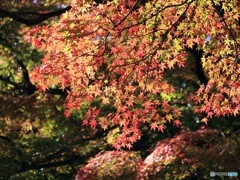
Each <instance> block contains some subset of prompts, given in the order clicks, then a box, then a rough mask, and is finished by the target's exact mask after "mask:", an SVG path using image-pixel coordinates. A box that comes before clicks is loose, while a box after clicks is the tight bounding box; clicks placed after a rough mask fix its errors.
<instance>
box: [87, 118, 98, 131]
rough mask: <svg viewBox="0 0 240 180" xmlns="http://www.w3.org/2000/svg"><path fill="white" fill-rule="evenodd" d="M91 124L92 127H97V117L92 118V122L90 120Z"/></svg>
mask: <svg viewBox="0 0 240 180" xmlns="http://www.w3.org/2000/svg"><path fill="white" fill-rule="evenodd" d="M89 125H90V127H91V128H93V129H95V128H96V126H97V121H96V119H92V120H91V121H90V122H89Z"/></svg>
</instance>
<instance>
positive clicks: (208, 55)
mask: <svg viewBox="0 0 240 180" xmlns="http://www.w3.org/2000/svg"><path fill="white" fill-rule="evenodd" d="M239 8H240V5H239V2H238V1H236V0H232V1H229V2H224V1H219V0H208V1H201V0H199V1H191V0H178V1H174V2H173V1H171V0H169V1H161V0H156V1H147V2H141V1H125V0H116V1H107V2H106V3H96V2H94V1H76V3H75V4H74V5H73V6H72V8H71V10H70V11H68V12H67V13H65V14H63V15H62V17H61V20H60V21H59V22H58V23H56V24H51V25H49V26H39V27H36V28H33V29H32V30H31V31H27V33H26V40H27V41H28V42H31V43H32V44H33V45H35V46H36V47H39V48H40V49H42V50H44V51H45V52H46V55H45V57H44V58H43V60H42V65H41V66H40V67H37V68H36V69H35V70H34V71H32V73H31V78H32V79H33V81H35V82H36V83H37V86H38V88H39V89H40V90H42V91H45V90H47V89H48V88H49V87H52V86H57V87H59V88H61V89H66V88H69V89H70V90H69V91H68V97H67V99H66V101H67V102H66V111H65V115H66V116H67V117H68V116H70V114H71V112H72V110H74V109H79V108H81V104H82V103H83V102H86V101H88V102H90V105H89V110H88V112H87V113H86V117H85V120H84V125H90V126H91V127H92V128H95V127H96V126H101V127H102V128H104V129H106V128H107V127H109V126H111V125H119V126H121V129H122V134H121V135H120V136H119V138H117V139H116V142H115V144H114V147H116V148H117V149H120V148H121V147H128V148H131V146H132V144H133V143H134V142H136V141H137V140H138V139H140V137H141V131H140V129H139V127H140V125H141V124H144V123H148V124H150V126H151V128H152V129H153V130H159V131H164V127H165V124H166V123H167V122H171V123H173V124H175V125H176V126H179V125H180V123H181V121H180V119H181V112H180V111H179V109H178V108H176V107H174V106H171V105H170V102H169V101H166V100H164V98H163V94H166V95H169V94H172V93H174V92H175V91H176V88H175V87H174V86H173V85H171V84H170V83H169V82H168V81H167V79H166V74H167V72H168V71H171V70H172V69H175V68H179V69H181V68H183V69H184V67H186V65H187V59H189V58H190V59H191V58H192V59H194V58H195V61H196V64H197V61H198V66H197V67H196V71H197V76H198V77H199V80H200V82H201V83H203V84H201V85H200V87H199V89H198V90H197V91H196V92H193V93H192V94H190V95H189V100H191V102H190V103H191V104H197V106H195V107H197V108H195V112H196V113H197V112H201V113H206V115H207V116H206V117H205V118H206V119H207V118H208V119H211V118H212V117H213V116H221V115H224V116H225V115H235V116H236V115H237V114H239V109H240V104H239V99H240V95H239V82H238V79H239V72H240V71H239V58H238V50H239V44H238V41H239V39H238V38H239ZM40 29H41V31H40ZM199 57H200V58H199ZM199 61H200V62H199ZM94 101H99V102H101V103H102V104H101V106H99V107H96V106H94V103H93V102H94ZM106 106H111V108H112V111H111V112H110V113H108V114H107V115H106V114H101V109H102V108H104V107H106ZM206 119H204V122H207V121H206Z"/></svg>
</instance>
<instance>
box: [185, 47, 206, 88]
mask: <svg viewBox="0 0 240 180" xmlns="http://www.w3.org/2000/svg"><path fill="white" fill-rule="evenodd" d="M186 51H187V52H190V53H191V55H192V57H193V58H194V60H195V70H196V74H197V77H198V80H199V81H200V83H201V84H204V85H206V84H207V83H208V79H207V77H206V76H205V73H204V70H203V67H202V60H201V59H202V57H203V51H202V50H198V49H197V48H195V47H193V48H191V49H190V48H187V49H186Z"/></svg>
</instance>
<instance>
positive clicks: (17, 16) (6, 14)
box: [0, 6, 72, 26]
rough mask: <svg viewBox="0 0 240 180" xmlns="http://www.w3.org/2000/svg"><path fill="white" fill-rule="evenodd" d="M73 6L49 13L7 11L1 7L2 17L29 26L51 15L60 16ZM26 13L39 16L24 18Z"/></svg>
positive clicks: (0, 16) (0, 13) (0, 14)
mask: <svg viewBox="0 0 240 180" xmlns="http://www.w3.org/2000/svg"><path fill="white" fill-rule="evenodd" d="M71 8H72V7H71V6H68V7H66V8H63V9H58V10H56V11H53V12H49V13H39V12H9V11H6V10H4V9H1V8H0V18H4V17H10V18H12V19H13V20H15V21H18V22H20V23H23V24H26V25H27V26H32V25H37V24H39V23H41V22H43V21H45V20H47V19H49V18H51V17H55V16H60V15H61V14H63V13H65V12H66V11H68V10H70V9H71ZM26 15H29V16H37V17H36V18H31V19H28V18H24V17H23V16H26Z"/></svg>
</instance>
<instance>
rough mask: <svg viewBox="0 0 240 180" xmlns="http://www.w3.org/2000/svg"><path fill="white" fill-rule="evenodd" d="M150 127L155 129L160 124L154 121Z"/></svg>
mask: <svg viewBox="0 0 240 180" xmlns="http://www.w3.org/2000/svg"><path fill="white" fill-rule="evenodd" d="M150 127H151V129H152V130H154V131H155V130H156V129H157V128H158V125H157V123H156V122H153V123H151V125H150Z"/></svg>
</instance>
